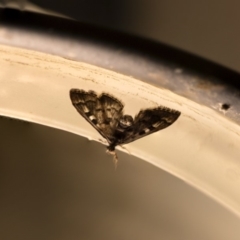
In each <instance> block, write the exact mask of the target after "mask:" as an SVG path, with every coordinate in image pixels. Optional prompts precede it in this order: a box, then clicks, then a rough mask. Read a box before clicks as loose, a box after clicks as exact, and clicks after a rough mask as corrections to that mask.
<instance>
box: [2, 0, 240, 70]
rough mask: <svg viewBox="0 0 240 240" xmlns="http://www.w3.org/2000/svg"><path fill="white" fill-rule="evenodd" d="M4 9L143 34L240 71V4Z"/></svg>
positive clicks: (27, 4)
mask: <svg viewBox="0 0 240 240" xmlns="http://www.w3.org/2000/svg"><path fill="white" fill-rule="evenodd" d="M0 7H11V8H20V9H22V10H31V11H37V12H42V13H47V14H53V15H59V16H64V17H67V18H71V19H75V20H77V21H80V22H84V23H90V24H94V25H100V26H104V27H106V28H110V29H115V30H119V31H122V32H125V33H130V34H134V35H138V36H141V37H145V38H149V39H152V40H156V41H159V42H162V43H165V44H168V45H170V46H174V47H176V48H179V49H182V50H185V51H188V52H190V53H193V54H196V55H198V56H201V57H204V58H206V59H208V60H211V61H214V62H216V63H218V64H221V65H224V66H225V67H228V68H231V69H233V70H235V71H238V72H239V71H240V48H239V42H240V28H239V22H240V14H239V9H240V2H239V1H237V0H229V1H224V0H218V1H217V0H211V1H207V0H203V1H191V0H184V1H176V0H175V1H166V0H142V1H137V0H121V1H117V0H98V1H94V0H68V1H64V0H57V1H56V0H51V1H49V0H32V1H26V0H18V1H9V0H0Z"/></svg>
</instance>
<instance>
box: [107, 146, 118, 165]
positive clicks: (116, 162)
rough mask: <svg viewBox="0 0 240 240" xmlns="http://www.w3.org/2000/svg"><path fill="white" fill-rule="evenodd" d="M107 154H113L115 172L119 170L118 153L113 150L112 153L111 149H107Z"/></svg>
mask: <svg viewBox="0 0 240 240" xmlns="http://www.w3.org/2000/svg"><path fill="white" fill-rule="evenodd" d="M106 153H108V154H111V155H112V156H113V164H114V167H115V170H116V169H117V165H118V156H117V153H116V152H115V151H114V150H113V151H110V150H109V149H107V151H106Z"/></svg>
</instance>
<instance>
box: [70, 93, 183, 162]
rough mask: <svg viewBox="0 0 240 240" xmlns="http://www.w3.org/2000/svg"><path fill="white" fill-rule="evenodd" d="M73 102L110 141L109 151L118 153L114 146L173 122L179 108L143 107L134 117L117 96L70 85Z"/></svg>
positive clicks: (81, 113) (177, 115)
mask: <svg viewBox="0 0 240 240" xmlns="http://www.w3.org/2000/svg"><path fill="white" fill-rule="evenodd" d="M70 98H71V101H72V104H73V106H74V107H75V108H76V110H77V111H78V112H79V113H80V115H81V116H82V117H84V118H85V119H86V120H87V121H88V122H89V123H90V124H91V125H92V126H93V127H94V128H95V129H96V130H97V131H98V132H99V133H100V134H101V135H102V136H103V137H104V138H105V139H106V140H107V142H108V144H109V146H108V147H107V152H109V153H110V154H112V155H114V162H115V165H116V164H117V155H116V153H115V147H116V146H117V145H123V144H126V143H130V142H133V141H135V140H137V139H139V138H142V137H145V136H147V135H150V134H152V133H154V132H157V131H159V130H162V129H164V128H166V127H168V126H170V125H172V124H173V123H174V122H175V121H176V120H177V119H178V117H179V116H180V114H181V113H180V112H179V111H177V110H173V109H170V108H167V107H163V106H159V107H156V108H148V109H144V110H141V111H140V112H139V113H138V114H137V115H136V116H135V117H134V118H133V117H132V116H130V115H125V114H124V113H123V108H124V106H123V104H122V102H121V101H120V100H118V99H117V98H115V97H114V96H112V95H110V94H107V93H102V94H101V95H100V96H98V95H97V94H96V93H95V92H94V91H88V92H86V91H84V90H81V89H71V90H70Z"/></svg>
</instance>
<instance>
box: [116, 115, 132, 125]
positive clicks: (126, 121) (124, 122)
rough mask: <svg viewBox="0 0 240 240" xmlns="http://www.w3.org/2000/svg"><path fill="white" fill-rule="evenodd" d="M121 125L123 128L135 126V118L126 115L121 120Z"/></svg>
mask: <svg viewBox="0 0 240 240" xmlns="http://www.w3.org/2000/svg"><path fill="white" fill-rule="evenodd" d="M119 124H120V126H121V127H122V128H128V127H131V126H132V125H133V118H132V116H129V115H124V116H122V117H121V118H120V121H119Z"/></svg>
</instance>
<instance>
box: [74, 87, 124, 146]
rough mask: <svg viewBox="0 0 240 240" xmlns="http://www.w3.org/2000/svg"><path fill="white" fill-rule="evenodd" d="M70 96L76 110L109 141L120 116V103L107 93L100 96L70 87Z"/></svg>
mask: <svg viewBox="0 0 240 240" xmlns="http://www.w3.org/2000/svg"><path fill="white" fill-rule="evenodd" d="M70 98H71V100H72V104H73V106H74V107H75V108H76V109H77V111H78V112H79V113H80V114H81V115H82V116H83V117H84V118H85V119H86V120H87V121H88V122H89V123H90V124H91V125H92V126H93V127H94V128H95V129H96V130H97V131H98V132H99V133H100V134H101V135H102V136H103V137H104V138H106V140H107V141H108V142H109V143H111V142H112V141H114V140H115V139H114V136H113V135H114V130H115V127H116V126H117V124H118V120H119V118H120V117H121V116H122V109H123V105H122V103H121V102H120V101H119V100H117V99H115V98H114V97H112V96H110V95H108V94H102V95H101V96H100V97H98V96H97V95H96V93H95V92H93V91H89V92H85V91H84V90H80V89H71V90H70Z"/></svg>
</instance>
